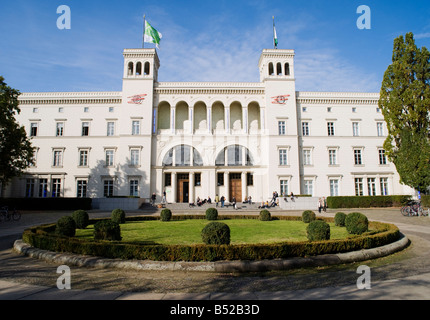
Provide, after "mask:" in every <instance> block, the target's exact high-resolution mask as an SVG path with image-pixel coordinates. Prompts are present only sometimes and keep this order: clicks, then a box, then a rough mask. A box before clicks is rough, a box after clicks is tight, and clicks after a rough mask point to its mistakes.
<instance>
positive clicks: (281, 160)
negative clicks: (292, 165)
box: [279, 149, 288, 166]
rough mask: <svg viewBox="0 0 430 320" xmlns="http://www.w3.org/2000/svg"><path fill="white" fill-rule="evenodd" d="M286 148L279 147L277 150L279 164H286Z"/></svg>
mask: <svg viewBox="0 0 430 320" xmlns="http://www.w3.org/2000/svg"><path fill="white" fill-rule="evenodd" d="M287 160H288V159H287V150H286V149H280V150H279V165H280V166H286V165H287V163H288V162H287Z"/></svg>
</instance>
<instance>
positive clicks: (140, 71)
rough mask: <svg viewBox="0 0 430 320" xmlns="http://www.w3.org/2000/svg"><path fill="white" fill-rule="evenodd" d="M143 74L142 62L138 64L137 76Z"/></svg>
mask: <svg viewBox="0 0 430 320" xmlns="http://www.w3.org/2000/svg"><path fill="white" fill-rule="evenodd" d="M141 74H142V62H138V63H137V64H136V75H137V76H140V75H141Z"/></svg>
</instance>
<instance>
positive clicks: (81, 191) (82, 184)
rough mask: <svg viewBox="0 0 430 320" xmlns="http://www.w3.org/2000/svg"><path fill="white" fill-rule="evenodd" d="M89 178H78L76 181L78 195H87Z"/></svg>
mask: <svg viewBox="0 0 430 320" xmlns="http://www.w3.org/2000/svg"><path fill="white" fill-rule="evenodd" d="M87 183H88V182H87V180H78V181H77V182H76V197H77V198H86V197H87Z"/></svg>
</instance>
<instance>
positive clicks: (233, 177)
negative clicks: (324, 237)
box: [6, 49, 412, 203]
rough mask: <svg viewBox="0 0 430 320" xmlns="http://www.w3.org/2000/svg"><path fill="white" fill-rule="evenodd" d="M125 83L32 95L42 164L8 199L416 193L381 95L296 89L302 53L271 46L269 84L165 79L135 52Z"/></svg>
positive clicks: (32, 129)
mask: <svg viewBox="0 0 430 320" xmlns="http://www.w3.org/2000/svg"><path fill="white" fill-rule="evenodd" d="M123 55H124V74H123V89H122V91H121V92H69V93H64V92H52V93H23V94H22V95H21V96H20V107H21V113H20V115H18V117H17V118H18V121H19V122H20V123H21V124H22V125H24V126H25V127H26V129H27V132H28V134H29V136H31V137H32V142H33V145H34V146H35V147H36V155H35V164H34V165H33V166H32V167H30V168H29V169H28V171H27V173H26V174H25V175H24V176H22V177H20V178H17V179H15V180H14V181H13V182H12V183H11V184H10V185H9V186H8V188H7V192H6V196H13V197H92V198H104V197H115V196H136V197H140V198H145V199H148V198H150V197H151V195H152V194H153V193H155V194H156V195H157V197H158V200H160V199H161V196H162V194H163V192H165V193H166V197H167V201H168V202H184V203H187V202H194V201H195V200H196V198H197V197H200V198H203V199H206V198H208V197H209V196H210V197H211V198H212V199H213V198H214V197H215V195H217V194H218V195H219V196H222V195H223V196H225V197H226V198H227V200H229V199H232V198H233V197H235V198H236V200H239V199H240V200H243V199H244V198H247V197H249V196H250V197H252V199H253V200H254V201H264V200H266V199H268V198H270V197H271V195H272V193H273V192H274V191H276V192H278V193H279V194H290V193H291V192H293V193H294V194H302V195H304V194H308V195H312V196H316V197H322V196H330V195H332V196H335V195H340V196H341V195H393V194H412V190H411V189H409V188H408V187H405V186H403V185H401V184H400V183H399V176H398V174H397V172H396V170H395V167H394V165H393V164H392V163H390V162H388V160H387V159H386V156H385V151H384V149H383V147H382V146H383V143H384V140H385V138H386V134H387V132H386V126H385V122H384V118H383V116H382V114H381V112H380V110H379V109H378V99H379V95H378V94H377V93H352V92H298V91H296V88H295V74H294V56H295V52H294V50H263V51H262V54H261V56H260V60H259V61H258V68H259V71H260V81H259V82H252V83H238V82H159V81H158V70H159V68H160V61H159V58H158V55H157V52H156V50H155V49H125V50H124V52H123Z"/></svg>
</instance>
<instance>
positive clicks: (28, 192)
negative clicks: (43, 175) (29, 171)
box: [25, 179, 34, 198]
mask: <svg viewBox="0 0 430 320" xmlns="http://www.w3.org/2000/svg"><path fill="white" fill-rule="evenodd" d="M25 196H26V197H27V198H33V197H34V179H27V182H26V184H25Z"/></svg>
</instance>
